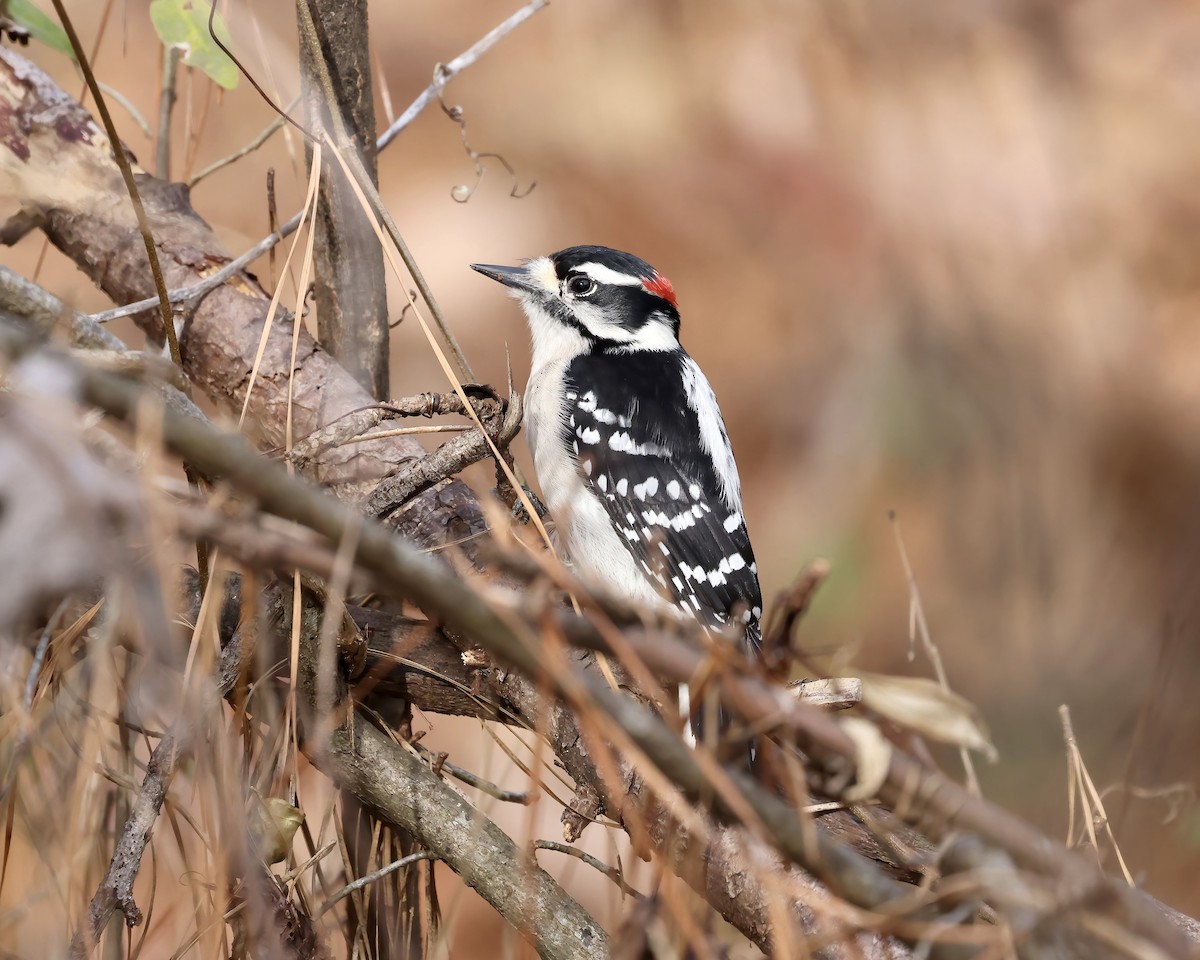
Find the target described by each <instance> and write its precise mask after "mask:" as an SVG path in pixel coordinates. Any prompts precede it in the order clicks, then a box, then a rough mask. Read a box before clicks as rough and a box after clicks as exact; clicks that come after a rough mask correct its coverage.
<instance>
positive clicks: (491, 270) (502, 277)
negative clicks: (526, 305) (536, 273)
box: [471, 263, 544, 293]
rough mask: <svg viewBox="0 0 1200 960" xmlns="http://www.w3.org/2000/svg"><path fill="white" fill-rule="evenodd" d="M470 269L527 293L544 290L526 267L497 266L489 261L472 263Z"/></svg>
mask: <svg viewBox="0 0 1200 960" xmlns="http://www.w3.org/2000/svg"><path fill="white" fill-rule="evenodd" d="M471 269H472V270H477V271H478V272H479V273H482V274H483V275H484V276H485V277H491V278H492V279H493V280H497V281H499V282H500V283H502V284H504V285H505V286H506V287H512V288H513V289H514V290H524V291H527V292H528V293H542V292H544V291H542V290H541V288H540V287H539V286H538V284H537V282H536V281H535V280H534V278H533V275H532V274H531V273H530V272H529V268H528V267H497V266H494V265H492V264H490V263H473V264H471Z"/></svg>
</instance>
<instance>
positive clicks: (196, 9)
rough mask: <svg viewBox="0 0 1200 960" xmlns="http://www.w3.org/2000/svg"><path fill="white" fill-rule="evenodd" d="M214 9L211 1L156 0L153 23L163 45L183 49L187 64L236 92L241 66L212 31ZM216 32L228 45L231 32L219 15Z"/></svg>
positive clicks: (184, 59) (153, 5) (151, 18)
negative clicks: (209, 25) (226, 52)
mask: <svg viewBox="0 0 1200 960" xmlns="http://www.w3.org/2000/svg"><path fill="white" fill-rule="evenodd" d="M210 9H211V7H210V6H209V2H208V0H154V2H153V3H152V4H150V20H151V22H152V23H153V24H154V29H155V30H156V31H157V32H158V38H159V39H160V40H161V41H162V42H163V46H167V47H180V48H181V49H182V50H183V51H184V54H183V62H184V63H186V64H187V65H188V66H189V67H195V68H196V69H197V70H203V71H204V72H205V73H207V74H208V75H209V76H210V77H211V78H212V80H213V82H214V83H218V84H220V85H221V86H222V87H224V88H225V89H226V90H232V89H233V88H234V87H236V86H237V82H238V72H237V67H236V66H235V65H234V63H233V61H232V60H230V59H229V57H228V56H226V55H225V51H224V50H222V49H221V48H220V47H218V46H217V44H216V41H215V40H213V38H212V35H211V34H210V33H209V32H208V14H209V10H210ZM213 30H214V31H215V32H216V34H217V36H219V37H220V38H221V42H222V43H223V44H225V45H226V46H228V45H229V42H230V41H229V31H228V30H226V29H225V22H224V21H223V20H222V19H221V17H220V15H219V14H218V15H217V16H216V17H214V18H213Z"/></svg>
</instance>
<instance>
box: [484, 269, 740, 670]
mask: <svg viewBox="0 0 1200 960" xmlns="http://www.w3.org/2000/svg"><path fill="white" fill-rule="evenodd" d="M472 266H473V267H474V269H476V270H478V271H479V272H480V273H482V274H484V275H485V276H488V277H491V278H492V279H495V280H498V281H500V282H501V283H503V284H505V285H507V286H508V287H509V289H510V290H511V291H512V293H513V295H514V296H515V297H516V298H517V299H518V300H520V302H521V305H522V306H523V307H524V309H525V313H526V316H527V317H528V320H529V326H530V330H531V332H532V340H533V363H532V372H531V374H530V378H529V386H528V388H527V390H526V395H525V423H526V428H527V432H528V436H529V444H530V447H531V449H532V451H533V459H534V466H535V468H536V470H537V475H538V480H539V483H540V484H541V487H542V492H543V495H544V498H545V501H546V504H547V505H548V506H549V508H550V512H551V513H552V514H553V515H554V517H555V520H556V521H557V524H558V529H559V538H560V541H561V545H562V546H563V547H564V548H565V551H566V553H567V556H568V558H569V560H570V562H571V563H572V564H573V565H574V567H575V569H576V570H577V571H578V573H579V574H580V575H581V576H582V578H583V579H585V580H594V581H598V582H601V583H605V584H607V585H608V586H609V587H610V588H613V589H615V590H617V591H618V592H620V593H622V594H624V595H625V596H628V597H629V598H630V599H631V600H634V601H639V602H648V603H661V602H663V601H666V602H668V603H671V604H673V605H676V606H678V607H680V608H682V609H684V610H687V611H688V612H690V613H691V614H692V615H693V616H695V617H697V618H698V619H700V620H701V621H702V622H703V623H705V624H706V625H708V626H714V627H715V626H719V625H723V624H725V623H726V622H728V621H729V620H730V619H731V618H733V619H735V620H737V621H740V622H743V623H745V628H746V629H745V636H746V641H747V647H748V648H753V647H754V646H756V645H757V643H758V639H759V624H758V621H759V617H760V615H761V613H762V610H761V607H762V595H761V591H760V589H759V584H758V569H757V566H756V565H755V562H754V553H753V551H752V550H751V547H750V538H749V535H748V534H747V532H746V521H745V518H744V516H743V514H742V502H741V485H740V482H739V479H738V472H737V466H736V464H735V463H734V459H733V449H732V447H731V446H730V443H729V436H728V434H727V433H726V430H725V424H724V421H723V420H722V418H721V412H720V410H719V408H718V406H717V401H716V397H715V396H714V395H713V391H712V387H710V386H709V383H708V380H707V379H706V378H705V376H704V374H703V373H702V372H701V370H700V368H699V367H698V366H697V365H696V362H695V361H694V360H693V359H692V358H691V357H689V356H688V354H687V353H686V352H685V351H684V349H683V347H682V346H680V344H679V308H678V303H677V301H676V298H675V291H674V289H673V288H672V286H671V283H670V281H668V280H667V279H666V278H665V277H663V276H662V275H661V274H659V273H658V271H656V270H655V269H654V268H653V267H651V266H650V264H648V263H646V262H645V261H644V260H642V259H640V258H639V257H635V256H633V255H632V254H628V253H622V252H620V251H618V250H612V249H609V248H608V247H598V246H581V247H569V248H567V249H565V250H560V251H558V252H557V253H553V254H551V255H550V256H548V257H539V258H537V259H535V260H530V261H527V262H526V263H525V264H524V265H523V266H520V267H497V266H488V265H483V264H473V265H472Z"/></svg>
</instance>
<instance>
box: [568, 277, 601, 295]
mask: <svg viewBox="0 0 1200 960" xmlns="http://www.w3.org/2000/svg"><path fill="white" fill-rule="evenodd" d="M567 289H568V290H570V291H571V292H572V293H573V294H575V296H577V297H586V296H587V295H588V294H589V293H593V292H595V290H596V281H595V280H593V279H592V278H591V277H585V276H583V275H577V276H574V277H572V278H571V279H570V280H568V281H567Z"/></svg>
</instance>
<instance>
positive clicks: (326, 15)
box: [300, 0, 389, 400]
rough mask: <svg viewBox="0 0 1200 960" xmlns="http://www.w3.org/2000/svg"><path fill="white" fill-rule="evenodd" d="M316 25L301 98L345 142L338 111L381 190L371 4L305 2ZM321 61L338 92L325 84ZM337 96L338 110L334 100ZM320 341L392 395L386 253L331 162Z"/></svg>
mask: <svg viewBox="0 0 1200 960" xmlns="http://www.w3.org/2000/svg"><path fill="white" fill-rule="evenodd" d="M301 2H307V3H308V9H309V11H310V12H311V14H312V19H313V22H314V23H315V24H316V27H317V33H318V36H319V39H320V42H321V49H320V50H319V51H316V50H313V49H311V48H310V46H309V45H308V44H307V43H305V42H304V40H303V31H301V43H300V76H301V91H302V98H303V101H304V108H305V109H304V113H305V118H306V122H307V125H308V128H309V130H310V131H311V132H313V133H314V134H315V133H318V132H320V131H325V132H327V133H329V135H330V139H331V140H333V141H334V142H338V138H337V136H336V135H335V132H336V129H338V127H337V126H335V124H333V123H332V117H331V116H330V111H331V109H336V110H337V111H338V112H339V114H340V118H341V121H342V124H341V127H340V128H341V129H344V130H345V131H346V132H347V133H348V134H349V137H350V142H351V143H352V144H353V147H354V148H355V149H357V150H358V153H359V156H360V157H361V158H362V161H363V166H364V167H365V168H366V170H367V172H368V173H369V174H370V175H371V180H372V182H374V183H375V184H376V186H378V184H379V176H378V171H377V168H376V157H375V105H374V100H373V95H372V85H371V56H370V47H369V43H368V37H369V34H368V32H367V3H366V0H301ZM317 57H320V58H321V61H322V64H323V65H324V67H325V69H326V71H327V73H328V76H329V79H330V81H331V85H332V90H331V91H327V90H326V89H325V87H324V86H323V84H322V82H321V79H320V78H321V76H322V71H321V69H320V67H321V64H318V62H317ZM330 92H332V94H333V95H334V96H335V97H336V103H334V104H331V103H330V102H329V99H328V94H329V93H330ZM306 153H307V156H308V159H309V162H310V163H311V161H312V144H311V143H308V144H306ZM316 222H317V235H316V242H315V246H314V249H313V257H314V260H315V267H316V305H317V338H318V340H320V342H321V345H322V346H323V347H325V349H326V350H328V351H329V352H330V353H331V354H333V356H334V357H335V358H337V360H338V362H339V363H340V364H341V365H342V366H343V367H344V368H345V369H346V370H347V371H348V372H349V373H350V375H351V376H352V377H354V379H355V380H357V381H358V382H359V384H361V385H362V387H363V389H365V390H366V391H367V392H369V393H370V394H371V395H372V396H373V397H375V399H376V400H383V399H385V398H386V397H387V396H388V389H389V381H388V317H387V288H386V284H385V278H384V267H383V251H382V250H381V249H380V246H379V242H378V241H377V240H376V238H375V232H374V230H373V229H372V227H371V224H370V222H369V220H368V219H367V215H366V213H365V212H364V211H363V209H362V207H361V206H360V205H359V203H358V199H357V197H355V195H354V191H353V190H352V189H351V187H350V184H349V183H348V182H347V181H346V177H345V175H344V174H343V173H342V170H341V167H340V165H339V164H338V163H337V162H336V161H334V160H333V159H332V158H330V157H326V163H325V168H324V169H323V170H322V172H321V186H320V194H319V198H318V206H317V221H316Z"/></svg>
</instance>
